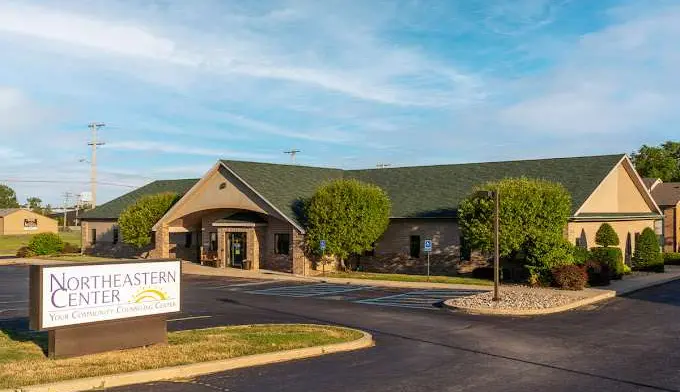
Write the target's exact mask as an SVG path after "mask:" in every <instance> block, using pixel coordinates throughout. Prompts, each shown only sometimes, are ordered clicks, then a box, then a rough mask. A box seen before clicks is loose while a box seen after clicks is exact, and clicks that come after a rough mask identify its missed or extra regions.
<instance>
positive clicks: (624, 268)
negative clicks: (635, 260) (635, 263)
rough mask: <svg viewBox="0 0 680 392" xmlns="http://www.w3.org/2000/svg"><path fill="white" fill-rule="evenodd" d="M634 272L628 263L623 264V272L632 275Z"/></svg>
mask: <svg viewBox="0 0 680 392" xmlns="http://www.w3.org/2000/svg"><path fill="white" fill-rule="evenodd" d="M632 272H633V270H632V269H631V268H630V267H629V266H628V265H627V264H624V265H623V274H624V275H630V274H631V273H632Z"/></svg>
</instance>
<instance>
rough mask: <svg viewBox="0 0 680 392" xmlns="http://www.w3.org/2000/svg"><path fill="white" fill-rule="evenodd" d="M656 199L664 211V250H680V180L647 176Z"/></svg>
mask: <svg viewBox="0 0 680 392" xmlns="http://www.w3.org/2000/svg"><path fill="white" fill-rule="evenodd" d="M644 180H645V184H647V186H648V189H649V190H650V192H651V193H652V197H654V201H656V204H657V205H658V206H659V208H661V211H662V212H663V217H664V218H663V236H664V243H663V250H664V252H680V182H663V181H661V180H659V179H657V178H645V179H644Z"/></svg>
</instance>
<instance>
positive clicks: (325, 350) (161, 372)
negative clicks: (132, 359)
mask: <svg viewBox="0 0 680 392" xmlns="http://www.w3.org/2000/svg"><path fill="white" fill-rule="evenodd" d="M348 329H351V328H348ZM355 331H356V330H355ZM359 332H361V333H362V334H363V336H362V337H361V338H359V339H357V340H353V341H351V342H344V343H336V344H328V345H324V346H315V347H306V348H298V349H294V350H286V351H277V352H273V353H265V354H255V355H247V356H244V357H237V358H230V359H223V360H219V361H210V362H200V363H194V364H191V365H181V366H173V367H166V368H161V369H151V370H140V371H136V372H130V373H120V374H110V375H106V376H96V377H89V378H81V379H76V380H67V381H59V382H55V383H51V384H43V385H33V386H27V387H20V388H11V389H2V390H0V392H77V391H87V390H92V389H96V388H114V387H120V386H125V385H132V384H142V383H148V382H154V381H162V380H172V379H175V378H189V377H197V376H202V375H205V374H210V373H217V372H223V371H225V370H233V369H240V368H244V367H250V366H260V365H268V364H272V363H278V362H286V361H292V360H295V359H304V358H312V357H318V356H321V355H326V354H333V353H339V352H344V351H353V350H359V349H362V348H368V347H373V346H374V345H375V341H374V340H373V336H371V334H369V333H368V332H364V331H359Z"/></svg>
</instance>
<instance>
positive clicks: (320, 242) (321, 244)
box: [319, 240, 326, 251]
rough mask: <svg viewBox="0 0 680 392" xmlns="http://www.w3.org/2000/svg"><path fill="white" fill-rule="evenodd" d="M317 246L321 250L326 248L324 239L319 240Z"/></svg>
mask: <svg viewBox="0 0 680 392" xmlns="http://www.w3.org/2000/svg"><path fill="white" fill-rule="evenodd" d="M319 248H320V249H321V250H322V251H323V250H326V240H321V241H319Z"/></svg>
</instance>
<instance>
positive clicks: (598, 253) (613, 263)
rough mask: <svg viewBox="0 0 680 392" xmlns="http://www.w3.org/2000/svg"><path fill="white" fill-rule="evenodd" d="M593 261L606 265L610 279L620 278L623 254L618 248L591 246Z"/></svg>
mask: <svg viewBox="0 0 680 392" xmlns="http://www.w3.org/2000/svg"><path fill="white" fill-rule="evenodd" d="M590 252H591V254H592V258H593V260H594V261H597V262H599V263H601V264H605V265H607V267H608V269H609V276H610V278H611V279H621V277H622V276H623V265H624V264H623V254H622V253H621V249H619V248H600V247H596V248H591V249H590Z"/></svg>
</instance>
